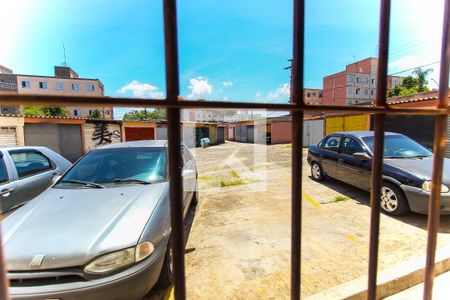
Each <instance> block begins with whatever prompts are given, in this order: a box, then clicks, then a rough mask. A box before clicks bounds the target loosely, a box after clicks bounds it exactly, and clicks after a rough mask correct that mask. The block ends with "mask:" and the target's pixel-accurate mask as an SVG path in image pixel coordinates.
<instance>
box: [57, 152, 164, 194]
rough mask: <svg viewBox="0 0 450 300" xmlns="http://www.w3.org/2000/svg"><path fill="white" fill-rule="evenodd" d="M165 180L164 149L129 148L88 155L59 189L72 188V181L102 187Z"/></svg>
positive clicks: (69, 174)
mask: <svg viewBox="0 0 450 300" xmlns="http://www.w3.org/2000/svg"><path fill="white" fill-rule="evenodd" d="M166 179H167V158H166V149H163V148H144V147H142V148H137V147H129V148H113V149H99V150H94V151H92V152H90V153H89V154H87V155H86V156H85V157H83V158H82V159H81V160H80V161H79V162H78V163H77V164H76V165H75V166H74V167H73V168H72V169H71V170H70V171H69V172H68V173H67V174H66V175H65V176H64V177H63V178H61V180H60V181H59V185H62V186H73V185H76V184H77V183H75V182H73V181H83V182H89V183H96V184H101V185H103V184H109V183H111V184H113V183H115V184H118V183H120V182H122V183H126V182H133V181H132V180H136V181H142V182H146V183H151V182H155V181H162V180H166ZM70 181H72V182H70Z"/></svg>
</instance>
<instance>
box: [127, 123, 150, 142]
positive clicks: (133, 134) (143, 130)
mask: <svg viewBox="0 0 450 300" xmlns="http://www.w3.org/2000/svg"><path fill="white" fill-rule="evenodd" d="M125 139H126V141H127V142H128V141H142V140H154V139H155V128H151V127H125Z"/></svg>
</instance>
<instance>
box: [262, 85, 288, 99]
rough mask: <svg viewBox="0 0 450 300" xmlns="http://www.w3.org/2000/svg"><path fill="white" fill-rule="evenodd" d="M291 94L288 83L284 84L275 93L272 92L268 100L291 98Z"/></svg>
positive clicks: (268, 95)
mask: <svg viewBox="0 0 450 300" xmlns="http://www.w3.org/2000/svg"><path fill="white" fill-rule="evenodd" d="M290 94H291V90H290V87H289V84H288V83H283V84H282V85H281V86H279V87H278V88H277V89H276V90H275V92H272V91H270V92H269V93H268V94H267V100H279V99H284V98H286V97H287V98H289V95H290Z"/></svg>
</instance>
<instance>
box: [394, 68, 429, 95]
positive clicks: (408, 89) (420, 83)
mask: <svg viewBox="0 0 450 300" xmlns="http://www.w3.org/2000/svg"><path fill="white" fill-rule="evenodd" d="M431 71H432V69H427V70H423V69H422V68H417V69H416V70H414V71H413V74H414V75H416V76H417V77H413V76H411V75H410V76H406V77H404V78H403V80H402V82H401V83H400V84H397V85H396V86H394V87H393V88H392V89H390V90H389V91H388V92H387V96H388V97H397V96H407V95H412V94H417V93H422V92H427V91H429V90H430V89H429V88H428V87H427V86H426V84H427V83H428V81H427V76H428V74H429V73H430V72H431Z"/></svg>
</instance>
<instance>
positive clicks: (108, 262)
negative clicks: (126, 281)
mask: <svg viewBox="0 0 450 300" xmlns="http://www.w3.org/2000/svg"><path fill="white" fill-rule="evenodd" d="M154 249H155V248H154V246H153V244H152V243H150V242H144V243H140V244H138V245H137V246H136V247H131V248H127V249H124V250H120V251H116V252H112V253H108V254H105V255H102V256H100V257H98V258H96V259H95V260H93V261H92V262H90V263H89V264H88V265H87V266H86V267H85V268H84V271H85V272H86V273H88V274H95V275H103V274H106V273H110V272H113V271H116V270H118V269H121V268H124V267H126V266H129V265H131V264H133V263H135V262H139V261H141V260H143V259H145V258H146V257H148V256H149V255H150V254H152V252H153V250H154Z"/></svg>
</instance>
